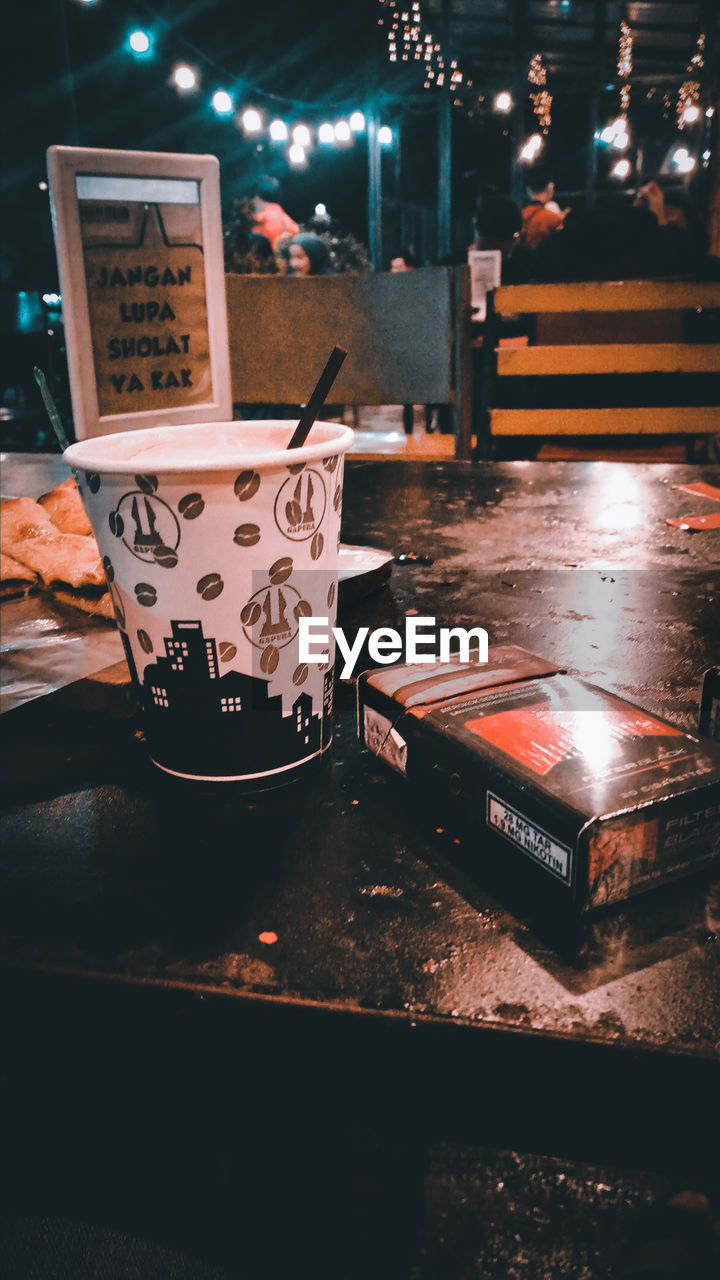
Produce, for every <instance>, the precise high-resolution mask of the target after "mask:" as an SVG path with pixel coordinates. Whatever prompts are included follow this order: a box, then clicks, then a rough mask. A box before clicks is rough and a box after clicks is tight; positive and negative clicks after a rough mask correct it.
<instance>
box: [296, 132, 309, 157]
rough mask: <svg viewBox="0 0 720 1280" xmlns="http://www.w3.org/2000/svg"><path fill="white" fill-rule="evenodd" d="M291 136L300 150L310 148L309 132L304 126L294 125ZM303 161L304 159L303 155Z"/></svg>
mask: <svg viewBox="0 0 720 1280" xmlns="http://www.w3.org/2000/svg"><path fill="white" fill-rule="evenodd" d="M292 136H293V142H294V143H295V144H296V146H298V147H301V148H304V147H309V146H310V130H309V129H308V127H307V125H306V124H296V125H295V128H294V129H293V131H292ZM303 159H305V157H304V155H303Z"/></svg>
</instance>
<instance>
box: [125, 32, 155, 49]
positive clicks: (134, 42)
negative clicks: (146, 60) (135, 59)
mask: <svg viewBox="0 0 720 1280" xmlns="http://www.w3.org/2000/svg"><path fill="white" fill-rule="evenodd" d="M128 44H129V45H130V48H131V49H132V51H133V53H138V54H141V55H142V54H143V53H149V52H150V37H149V35H148V33H147V31H131V32H130V35H129V36H128Z"/></svg>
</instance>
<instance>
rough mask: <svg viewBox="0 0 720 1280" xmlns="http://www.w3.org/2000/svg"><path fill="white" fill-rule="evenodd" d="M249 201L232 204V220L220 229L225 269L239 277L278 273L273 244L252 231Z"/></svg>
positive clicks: (243, 200) (250, 203)
mask: <svg viewBox="0 0 720 1280" xmlns="http://www.w3.org/2000/svg"><path fill="white" fill-rule="evenodd" d="M252 227H253V210H252V201H250V200H249V199H247V197H244V198H242V199H240V200H235V201H233V206H232V217H231V219H230V221H229V222H228V223H227V224H226V225H225V227H224V230H223V249H224V256H225V270H226V271H233V272H236V273H238V274H240V275H274V274H275V273H276V272H277V270H278V265H277V261H276V259H275V254H274V253H273V248H272V245H271V244H270V241H269V240H268V239H267V237H266V236H260V235H257V234H256V233H255V232H254V231H253V230H252Z"/></svg>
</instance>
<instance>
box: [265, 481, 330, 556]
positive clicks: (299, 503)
mask: <svg viewBox="0 0 720 1280" xmlns="http://www.w3.org/2000/svg"><path fill="white" fill-rule="evenodd" d="M326 502H327V495H326V492H325V482H324V480H323V478H322V476H321V474H320V472H319V471H315V470H313V469H312V468H308V469H307V470H305V468H303V470H302V471H301V472H300V473H299V474H294V475H290V476H288V478H287V480H286V481H285V483H284V484H283V485H281V486H280V489H279V490H278V495H277V497H276V499H275V523H276V525H277V527H278V529H279V530H280V532H281V534H282V535H283V537H285V538H290V539H291V540H292V541H293V542H305V541H306V540H307V539H308V538H311V537H312V535H313V534H314V532H315V530H316V529H317V528H318V526H319V525H320V524H322V519H323V516H324V515H325V504H326Z"/></svg>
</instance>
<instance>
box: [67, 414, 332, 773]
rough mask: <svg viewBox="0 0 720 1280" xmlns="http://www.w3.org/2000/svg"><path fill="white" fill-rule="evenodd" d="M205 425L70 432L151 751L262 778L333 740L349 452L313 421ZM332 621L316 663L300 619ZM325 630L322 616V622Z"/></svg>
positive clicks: (293, 768)
mask: <svg viewBox="0 0 720 1280" xmlns="http://www.w3.org/2000/svg"><path fill="white" fill-rule="evenodd" d="M293 425H294V424H293V423H292V422H281V421H265V422H226V423H198V424H193V425H190V426H179V427H157V428H150V429H146V430H140V431H131V432H124V433H122V434H118V435H108V436H102V437H98V438H95V439H89V440H84V441H81V442H80V443H78V444H74V445H71V446H70V448H69V449H68V450H67V451H66V453H65V459H66V461H67V462H68V463H69V465H70V466H71V467H72V469H73V472H74V474H75V478H76V480H77V482H78V485H79V487H80V492H81V494H82V498H83V501H84V503H85V506H86V508H87V512H88V515H89V517H90V520H91V521H92V525H93V528H94V531H95V535H96V537H97V540H98V543H99V546H100V552H101V555H102V557H103V563H104V566H105V571H106V574H107V578H108V583H109V586H110V594H111V596H112V600H113V605H114V609H115V616H116V618H117V622H118V626H119V628H120V633H121V636H122V640H123V644H124V647H125V653H126V656H127V660H128V665H129V667H130V673H131V676H132V679H133V683H134V685H135V688H136V692H137V694H138V696H139V700H140V705H141V707H142V711H143V719H144V727H145V732H146V737H147V741H148V747H149V751H150V756H151V758H152V760H153V761H154V763H155V764H156V765H158V766H159V767H160V768H161V769H163V770H165V771H166V772H167V773H169V774H174V775H176V776H177V777H180V778H186V779H192V780H196V781H203V782H222V781H226V782H238V783H243V784H245V786H246V787H247V788H248V789H250V790H264V789H266V788H268V787H273V786H278V785H282V784H283V783H285V782H290V781H293V780H295V778H296V777H297V776H298V775H299V774H300V773H301V772H304V771H305V770H306V769H307V768H308V767H309V766H310V765H312V764H313V763H316V762H317V761H318V759H319V757H320V756H321V755H322V752H323V751H324V750H325V749H326V747H327V746H328V745H329V743H330V741H331V736H332V694H333V667H334V658H335V654H334V641H333V640H332V632H331V630H330V628H331V627H332V626H333V624H334V622H335V616H336V610H337V590H338V583H337V564H338V548H339V545H340V515H341V507H342V475H343V461H344V454H345V452H346V451H347V450H348V449H349V447H350V445H351V444H352V440H353V433H352V431H350V430H349V429H348V428H347V427H344V426H342V425H339V424H337V423H329V422H316V423H315V425H314V426H313V428H312V431H311V432H310V435H309V437H308V440H307V442H306V444H304V445H303V446H301V447H300V448H298V449H291V450H290V449H288V448H287V444H288V442H289V440H290V437H291V435H292V432H293ZM303 615H305V616H308V617H314V618H317V617H320V618H327V620H328V626H327V631H328V635H329V636H330V644H329V645H328V646H327V656H326V657H325V656H324V657H323V661H322V663H321V664H320V665H317V664H311V663H303V662H302V661H301V660H300V656H299V643H298V642H299V619H300V618H301V617H302V616H303ZM323 630H325V628H323Z"/></svg>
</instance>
